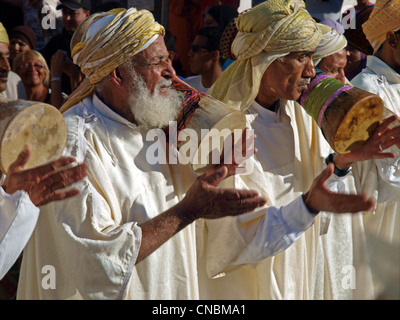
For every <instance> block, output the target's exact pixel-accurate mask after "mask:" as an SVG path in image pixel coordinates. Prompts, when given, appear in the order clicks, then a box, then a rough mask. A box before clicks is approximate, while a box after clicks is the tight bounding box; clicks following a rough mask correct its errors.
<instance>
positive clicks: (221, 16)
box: [204, 4, 239, 70]
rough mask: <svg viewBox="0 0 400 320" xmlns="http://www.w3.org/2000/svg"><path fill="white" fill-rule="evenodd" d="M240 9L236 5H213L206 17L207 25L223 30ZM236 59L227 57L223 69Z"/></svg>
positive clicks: (205, 22) (205, 23) (205, 24)
mask: <svg viewBox="0 0 400 320" xmlns="http://www.w3.org/2000/svg"><path fill="white" fill-rule="evenodd" d="M238 14H239V13H238V11H237V9H236V8H235V7H234V6H231V5H228V4H221V5H217V6H213V7H211V8H210V9H209V10H208V12H207V13H206V15H205V17H204V26H205V27H219V28H220V29H221V30H222V32H224V30H225V28H226V27H227V26H228V25H229V23H230V22H231V21H232V20H233V19H235V18H236V17H237V16H238ZM233 61H234V60H233V59H229V58H228V59H225V62H224V65H223V66H222V70H225V69H226V68H227V67H228V66H229V65H230V64H231V63H232V62H233Z"/></svg>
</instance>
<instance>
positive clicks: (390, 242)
mask: <svg viewBox="0 0 400 320" xmlns="http://www.w3.org/2000/svg"><path fill="white" fill-rule="evenodd" d="M351 83H352V85H354V86H356V87H359V88H361V89H363V90H366V91H369V92H372V93H374V94H377V95H379V96H380V97H381V98H382V99H383V101H384V103H385V108H386V110H385V114H384V117H387V116H390V115H392V114H396V115H397V116H399V117H400V74H398V73H397V72H396V71H395V70H393V69H392V68H391V67H389V66H388V65H387V64H386V63H385V62H383V61H382V60H381V59H379V58H377V57H375V56H368V57H367V66H366V68H365V69H364V70H363V71H362V72H361V73H360V74H358V75H357V76H356V77H355V78H354V79H353V80H352V81H351ZM397 125H400V121H397ZM388 151H391V152H395V153H396V154H397V157H396V158H395V159H386V160H383V161H380V162H379V163H377V162H376V161H364V162H362V163H358V164H356V165H355V166H354V168H353V173H354V175H355V176H356V177H357V180H358V181H360V183H359V184H357V189H358V190H359V191H360V190H363V191H364V192H366V193H368V194H369V195H370V196H373V197H376V198H381V199H382V200H385V202H382V203H378V205H377V207H376V209H375V210H374V212H372V214H371V213H365V214H364V216H363V220H364V226H363V229H361V230H357V231H358V233H359V234H358V239H357V241H359V242H360V248H362V250H360V251H359V254H358V255H357V264H359V265H360V268H362V270H363V271H362V272H360V273H359V275H358V278H359V279H358V282H359V283H360V287H359V290H356V297H366V298H369V299H375V298H385V297H386V298H395V299H399V298H400V268H399V265H400V192H397V193H395V194H393V193H392V192H390V191H389V190H388V187H387V186H386V183H387V182H391V184H392V185H393V184H396V185H397V188H398V190H399V189H400V163H399V154H400V151H399V149H398V148H397V147H392V148H390V149H388ZM388 175H389V176H390V177H388ZM379 190H380V191H379ZM361 284H363V285H361ZM372 284H373V288H374V289H373V290H368V289H367V288H366V287H367V286H369V287H370V288H371V287H372Z"/></svg>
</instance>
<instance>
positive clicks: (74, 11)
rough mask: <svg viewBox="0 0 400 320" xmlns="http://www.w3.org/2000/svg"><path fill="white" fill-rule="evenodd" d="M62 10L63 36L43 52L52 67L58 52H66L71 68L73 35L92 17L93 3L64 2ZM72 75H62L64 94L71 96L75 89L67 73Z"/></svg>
mask: <svg viewBox="0 0 400 320" xmlns="http://www.w3.org/2000/svg"><path fill="white" fill-rule="evenodd" d="M60 9H62V18H63V25H64V28H63V30H62V33H61V34H58V35H56V36H54V37H53V38H52V39H51V40H50V41H49V42H48V43H47V45H46V46H45V48H44V49H43V50H42V51H41V53H42V54H43V56H44V58H45V59H46V62H47V64H48V65H49V66H51V58H52V56H53V55H54V54H55V53H56V52H57V51H58V50H61V51H65V52H66V55H65V59H66V60H68V59H69V60H68V66H70V61H72V59H71V48H70V42H71V39H72V35H73V34H74V32H75V30H76V29H77V28H78V27H79V25H80V24H81V23H82V22H83V21H84V20H85V19H86V18H87V17H89V16H90V10H91V1H90V0H62V1H61V4H60V5H58V6H57V10H60ZM74 68H75V69H76V70H75V71H74V72H76V73H77V74H78V72H79V68H78V67H77V66H74ZM66 72H68V73H70V74H71V70H66V69H65V70H63V74H62V77H61V78H62V81H61V83H62V92H64V93H66V94H70V93H71V91H72V90H73V89H74V87H73V84H72V85H71V77H70V76H69V75H68V74H67V73H66Z"/></svg>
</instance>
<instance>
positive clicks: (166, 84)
mask: <svg viewBox="0 0 400 320" xmlns="http://www.w3.org/2000/svg"><path fill="white" fill-rule="evenodd" d="M171 86H172V80H168V79H165V80H162V81H160V82H159V83H157V86H156V88H157V89H161V88H165V87H171Z"/></svg>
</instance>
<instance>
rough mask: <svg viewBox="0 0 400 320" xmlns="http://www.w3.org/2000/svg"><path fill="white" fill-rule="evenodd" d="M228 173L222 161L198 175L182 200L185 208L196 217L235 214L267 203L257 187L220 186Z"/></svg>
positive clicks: (216, 216)
mask: <svg viewBox="0 0 400 320" xmlns="http://www.w3.org/2000/svg"><path fill="white" fill-rule="evenodd" d="M228 176H229V173H228V169H227V167H226V166H224V165H220V166H216V167H214V168H212V169H210V170H209V171H207V172H206V173H204V174H203V175H201V176H199V177H198V178H197V179H196V181H195V182H194V183H193V185H192V186H191V188H190V189H189V190H188V192H187V193H186V196H185V198H184V199H183V200H182V205H184V206H186V212H188V213H189V214H191V215H193V216H192V218H193V219H194V220H196V219H198V218H206V219H217V218H221V217H225V216H235V215H239V214H242V213H245V212H250V211H253V210H254V209H256V208H258V207H261V206H263V205H265V204H266V202H267V200H266V199H265V198H263V197H260V196H259V195H258V192H256V191H253V190H238V189H233V188H232V189H231V188H218V185H219V184H220V183H221V181H222V180H224V179H225V178H227V177H228Z"/></svg>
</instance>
